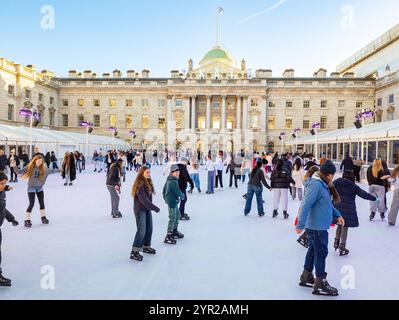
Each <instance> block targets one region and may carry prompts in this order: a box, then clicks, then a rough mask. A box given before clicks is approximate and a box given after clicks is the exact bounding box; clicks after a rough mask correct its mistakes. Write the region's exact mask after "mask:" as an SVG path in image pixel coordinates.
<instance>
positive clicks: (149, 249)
mask: <svg viewBox="0 0 399 320" xmlns="http://www.w3.org/2000/svg"><path fill="white" fill-rule="evenodd" d="M143 252H144V253H146V254H156V253H157V251H156V250H155V249H153V248H149V247H148V248H144V249H143Z"/></svg>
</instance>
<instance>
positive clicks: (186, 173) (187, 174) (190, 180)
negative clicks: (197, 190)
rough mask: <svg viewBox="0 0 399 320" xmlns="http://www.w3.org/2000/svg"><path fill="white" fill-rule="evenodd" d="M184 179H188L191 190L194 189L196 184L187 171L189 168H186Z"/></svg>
mask: <svg viewBox="0 0 399 320" xmlns="http://www.w3.org/2000/svg"><path fill="white" fill-rule="evenodd" d="M183 171H184V177H185V178H186V180H187V182H188V183H189V184H190V188H191V189H194V182H193V179H191V177H190V174H189V173H188V171H187V167H186V166H184V170H183Z"/></svg>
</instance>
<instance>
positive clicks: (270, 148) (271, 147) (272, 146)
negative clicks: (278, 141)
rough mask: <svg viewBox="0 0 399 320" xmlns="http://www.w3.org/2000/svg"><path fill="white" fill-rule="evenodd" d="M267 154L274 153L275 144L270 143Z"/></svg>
mask: <svg viewBox="0 0 399 320" xmlns="http://www.w3.org/2000/svg"><path fill="white" fill-rule="evenodd" d="M267 152H268V153H274V142H269V144H268V145H267Z"/></svg>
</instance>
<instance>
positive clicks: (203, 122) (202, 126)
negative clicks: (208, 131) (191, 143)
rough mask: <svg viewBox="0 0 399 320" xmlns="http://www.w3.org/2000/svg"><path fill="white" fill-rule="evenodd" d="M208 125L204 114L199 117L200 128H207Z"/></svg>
mask: <svg viewBox="0 0 399 320" xmlns="http://www.w3.org/2000/svg"><path fill="white" fill-rule="evenodd" d="M205 126H206V120H205V117H204V116H200V117H198V126H197V127H198V129H205Z"/></svg>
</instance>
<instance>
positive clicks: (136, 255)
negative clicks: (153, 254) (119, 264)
mask: <svg viewBox="0 0 399 320" xmlns="http://www.w3.org/2000/svg"><path fill="white" fill-rule="evenodd" d="M130 259H132V260H136V261H143V256H142V255H141V254H140V253H139V252H135V251H132V252H131V253H130Z"/></svg>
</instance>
